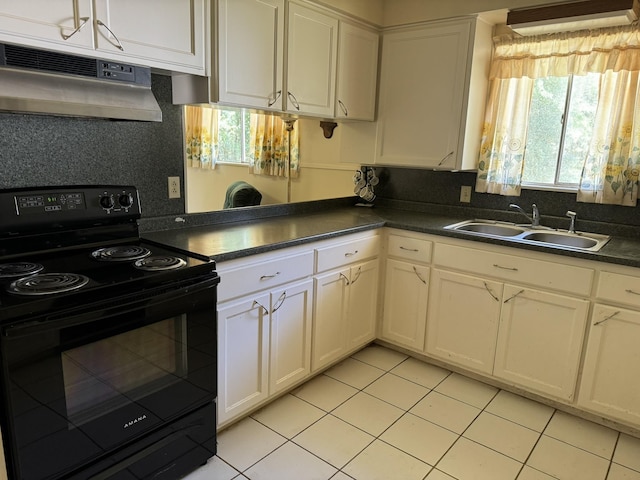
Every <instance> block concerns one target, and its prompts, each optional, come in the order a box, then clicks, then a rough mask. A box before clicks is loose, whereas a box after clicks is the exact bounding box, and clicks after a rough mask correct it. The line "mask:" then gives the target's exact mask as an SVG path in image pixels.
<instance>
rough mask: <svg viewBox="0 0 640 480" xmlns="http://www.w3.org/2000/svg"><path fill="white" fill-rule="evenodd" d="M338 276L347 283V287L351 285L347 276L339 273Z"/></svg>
mask: <svg viewBox="0 0 640 480" xmlns="http://www.w3.org/2000/svg"><path fill="white" fill-rule="evenodd" d="M340 276H341V277H342V278H344V281H345V282H347V285H350V284H351V282H350V281H349V279H348V278H347V276H346V275H345V274H344V273H342V272H340Z"/></svg>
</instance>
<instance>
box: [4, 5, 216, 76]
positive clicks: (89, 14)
mask: <svg viewBox="0 0 640 480" xmlns="http://www.w3.org/2000/svg"><path fill="white" fill-rule="evenodd" d="M207 1H208V0H173V1H171V2H164V3H163V4H162V8H159V7H158V4H157V2H154V1H153V0H137V1H135V2H132V1H128V0H95V1H93V2H92V1H90V0H77V1H75V2H72V1H70V0H69V1H61V0H56V1H46V0H35V1H29V2H25V1H23V0H4V1H3V2H2V3H0V41H4V42H8V43H16V44H21V45H28V46H32V47H36V48H43V49H48V50H55V51H61V52H66V53H72V54H78V55H85V56H95V57H99V58H105V59H109V60H117V61H125V62H129V63H134V64H140V65H146V66H150V67H156V68H160V69H165V70H172V71H178V72H186V73H195V74H200V75H202V74H204V73H205V52H204V50H205V41H204V38H205V10H206V2H207Z"/></svg>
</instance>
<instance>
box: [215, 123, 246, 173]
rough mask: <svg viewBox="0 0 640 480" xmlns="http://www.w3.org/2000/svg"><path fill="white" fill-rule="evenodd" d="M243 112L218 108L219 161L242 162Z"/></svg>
mask: <svg viewBox="0 0 640 480" xmlns="http://www.w3.org/2000/svg"><path fill="white" fill-rule="evenodd" d="M242 140H243V139H242V112H241V111H240V110H218V143H219V161H221V162H230V163H240V162H242Z"/></svg>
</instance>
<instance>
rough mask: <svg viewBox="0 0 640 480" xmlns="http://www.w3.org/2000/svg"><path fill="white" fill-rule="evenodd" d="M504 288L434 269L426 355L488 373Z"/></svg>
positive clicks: (493, 351) (430, 292)
mask: <svg viewBox="0 0 640 480" xmlns="http://www.w3.org/2000/svg"><path fill="white" fill-rule="evenodd" d="M502 287H503V285H502V284H501V283H498V282H492V281H489V280H484V279H482V278H478V277H473V276H470V275H461V274H458V273H452V272H447V271H443V270H437V269H434V270H433V273H432V275H431V289H430V291H429V302H430V305H429V314H428V317H427V347H426V352H427V353H428V354H429V355H433V356H434V357H438V358H442V359H443V360H446V361H448V362H452V363H456V364H458V365H462V366H465V367H468V368H471V369H473V370H478V371H480V372H483V373H491V372H492V370H493V360H494V355H495V347H496V337H497V334H498V319H499V318H500V304H501V298H502Z"/></svg>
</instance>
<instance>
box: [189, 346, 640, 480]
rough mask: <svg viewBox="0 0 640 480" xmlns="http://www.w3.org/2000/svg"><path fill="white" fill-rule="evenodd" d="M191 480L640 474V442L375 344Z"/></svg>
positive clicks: (540, 478) (296, 395) (590, 479)
mask: <svg viewBox="0 0 640 480" xmlns="http://www.w3.org/2000/svg"><path fill="white" fill-rule="evenodd" d="M186 479H187V480H205V479H206V480H247V479H248V480H289V479H291V480H552V479H559V480H640V439H638V438H635V437H631V436H629V435H626V434H622V433H619V432H617V431H615V430H612V429H609V428H606V427H602V426H600V425H596V424H594V423H592V422H588V421H586V420H584V419H581V418H577V417H574V416H572V415H568V414H566V413H564V412H560V411H556V410H554V409H553V408H551V407H548V406H546V405H542V404H539V403H537V402H534V401H531V400H528V399H526V398H523V397H520V396H518V395H514V394H512V393H509V392H506V391H502V390H498V389H496V388H494V387H492V386H489V385H486V384H483V383H481V382H478V381H475V380H471V379H469V378H467V377H465V376H463V375H459V374H455V373H451V372H449V371H447V370H444V369H442V368H439V367H435V366H433V365H429V364H426V363H424V362H421V361H419V360H416V359H414V358H410V357H407V356H406V355H404V354H401V353H398V352H396V351H393V350H391V349H387V348H385V347H381V346H379V345H372V346H369V347H366V348H365V349H363V350H361V351H359V352H357V353H355V354H354V355H352V356H351V357H350V358H348V359H346V360H344V361H343V362H342V363H340V364H338V365H336V366H335V367H332V368H331V369H329V370H327V371H326V372H324V373H323V374H321V375H319V376H317V377H315V378H313V379H311V380H310V381H309V382H307V383H305V384H304V385H302V386H300V387H298V388H296V389H295V390H293V391H292V392H291V393H289V394H287V395H284V396H283V397H281V398H279V399H278V400H276V401H275V402H273V403H271V404H269V405H267V406H266V407H265V408H263V409H261V410H259V411H257V412H255V413H254V414H253V415H251V416H250V417H247V418H245V419H244V420H242V421H240V422H238V423H237V424H234V425H232V426H231V427H229V428H227V429H226V430H224V431H222V432H221V433H220V434H219V436H218V455H217V456H216V457H214V458H213V459H211V460H210V461H209V462H208V463H207V464H206V465H204V466H202V467H200V468H199V469H198V470H196V471H194V472H193V473H191V474H190V475H188V476H187V477H186Z"/></svg>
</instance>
